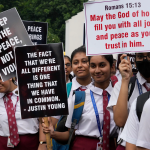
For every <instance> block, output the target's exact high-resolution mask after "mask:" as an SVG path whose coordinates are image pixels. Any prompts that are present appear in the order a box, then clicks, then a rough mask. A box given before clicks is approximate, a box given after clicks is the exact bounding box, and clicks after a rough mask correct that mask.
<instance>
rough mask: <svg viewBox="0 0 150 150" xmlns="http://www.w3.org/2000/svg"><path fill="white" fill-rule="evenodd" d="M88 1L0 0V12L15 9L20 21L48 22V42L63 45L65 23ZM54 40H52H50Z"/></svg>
mask: <svg viewBox="0 0 150 150" xmlns="http://www.w3.org/2000/svg"><path fill="white" fill-rule="evenodd" d="M86 1H88V0H11V1H10V0H0V11H5V10H7V9H10V8H12V7H16V8H17V10H18V12H19V14H20V16H21V18H22V20H29V21H42V22H48V31H49V33H48V36H49V37H54V38H48V42H49V41H50V42H55V41H56V42H63V43H65V21H66V20H68V19H70V18H71V17H72V16H74V15H76V14H77V13H78V12H80V11H82V10H83V3H84V2H86ZM52 39H54V40H52Z"/></svg>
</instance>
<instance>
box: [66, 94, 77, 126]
mask: <svg viewBox="0 0 150 150" xmlns="http://www.w3.org/2000/svg"><path fill="white" fill-rule="evenodd" d="M74 101H75V94H74V95H73V96H72V99H71V98H70V100H69V101H68V109H69V115H68V116H67V120H66V124H65V126H66V127H67V128H71V123H72V114H73V111H74Z"/></svg>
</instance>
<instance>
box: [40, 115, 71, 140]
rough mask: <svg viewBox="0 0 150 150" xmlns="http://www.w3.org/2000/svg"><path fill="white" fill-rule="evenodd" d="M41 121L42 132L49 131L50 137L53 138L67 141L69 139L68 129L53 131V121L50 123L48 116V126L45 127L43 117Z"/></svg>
mask: <svg viewBox="0 0 150 150" xmlns="http://www.w3.org/2000/svg"><path fill="white" fill-rule="evenodd" d="M42 121H43V123H42V126H43V132H44V133H50V135H51V138H53V139H55V140H58V141H68V139H69V131H65V132H58V131H54V126H53V123H52V121H51V118H50V117H48V121H49V127H46V125H45V123H44V119H43V120H42Z"/></svg>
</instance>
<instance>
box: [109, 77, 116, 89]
mask: <svg viewBox="0 0 150 150" xmlns="http://www.w3.org/2000/svg"><path fill="white" fill-rule="evenodd" d="M110 79H111V83H112V87H114V86H115V84H116V83H117V82H118V78H117V77H116V76H115V75H114V76H111V77H110Z"/></svg>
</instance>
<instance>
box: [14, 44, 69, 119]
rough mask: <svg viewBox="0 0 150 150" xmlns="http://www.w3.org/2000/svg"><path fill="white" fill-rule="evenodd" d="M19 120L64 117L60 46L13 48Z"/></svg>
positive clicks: (63, 78)
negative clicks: (18, 98) (20, 117)
mask: <svg viewBox="0 0 150 150" xmlns="http://www.w3.org/2000/svg"><path fill="white" fill-rule="evenodd" d="M15 58H16V66H17V76H18V89H19V96H20V106H21V116H22V118H23V119H25V118H37V117H47V116H57V115H68V104H67V92H66V82H65V69H64V58H63V47H62V43H55V44H48V45H36V46H25V47H16V48H15Z"/></svg>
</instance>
